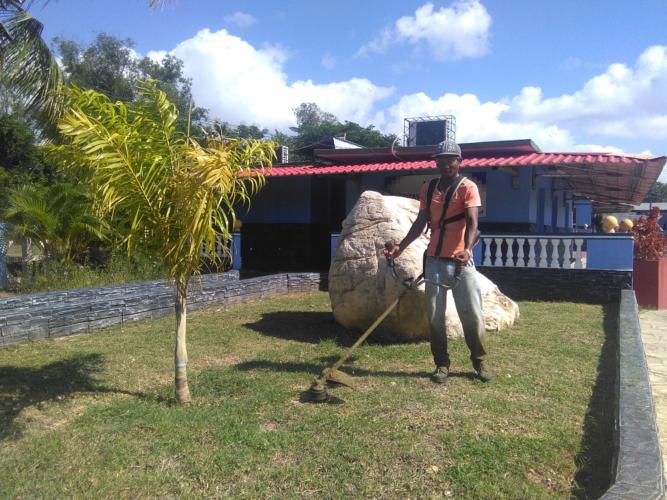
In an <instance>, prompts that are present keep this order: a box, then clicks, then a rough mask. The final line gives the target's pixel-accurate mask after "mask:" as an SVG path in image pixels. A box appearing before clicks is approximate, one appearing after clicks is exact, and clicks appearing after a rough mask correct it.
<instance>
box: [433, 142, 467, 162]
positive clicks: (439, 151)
mask: <svg viewBox="0 0 667 500" xmlns="http://www.w3.org/2000/svg"><path fill="white" fill-rule="evenodd" d="M438 156H458V157H459V158H461V148H460V146H459V145H458V144H456V142H454V141H452V140H446V141H442V142H441V143H439V144H438V145H437V146H436V148H435V154H434V155H433V156H432V157H431V158H437V157H438Z"/></svg>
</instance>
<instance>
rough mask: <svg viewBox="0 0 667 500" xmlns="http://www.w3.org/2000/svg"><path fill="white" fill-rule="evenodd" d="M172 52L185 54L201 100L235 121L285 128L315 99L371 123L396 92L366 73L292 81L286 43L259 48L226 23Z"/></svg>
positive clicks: (338, 113)
mask: <svg viewBox="0 0 667 500" xmlns="http://www.w3.org/2000/svg"><path fill="white" fill-rule="evenodd" d="M170 53H171V54H173V55H175V56H176V57H178V58H180V59H182V60H183V64H184V73H185V75H186V76H188V77H189V78H192V91H193V94H194V98H195V101H196V102H197V104H198V105H200V106H204V107H206V108H209V109H210V110H211V114H212V116H217V117H219V118H221V119H222V120H226V121H229V122H232V123H257V124H259V125H261V126H263V127H268V128H278V129H285V128H287V127H288V126H292V125H294V124H295V122H294V113H293V112H292V108H294V107H295V106H298V105H299V104H300V103H302V102H315V103H317V104H318V105H319V106H320V107H321V108H322V109H323V110H325V111H328V112H330V113H333V114H335V115H336V116H338V117H339V118H341V119H348V120H353V121H356V122H358V123H361V124H368V123H370V120H371V118H372V117H373V113H374V111H373V108H374V107H375V105H376V103H377V102H378V101H380V100H382V99H384V98H386V97H388V96H390V95H391V94H392V92H393V89H392V88H389V87H381V86H378V85H375V84H373V83H372V82H370V81H369V80H367V79H365V78H353V79H350V80H347V81H341V82H330V83H326V84H319V83H315V82H313V81H312V80H300V81H294V82H289V81H288V78H287V75H286V74H285V72H284V69H283V64H284V62H285V61H286V59H287V58H288V57H289V53H288V52H287V51H286V50H285V49H282V48H280V47H279V46H275V45H270V46H265V47H264V48H262V49H257V48H255V47H253V46H252V45H250V44H249V43H247V42H246V41H244V40H242V39H241V38H239V37H237V36H233V35H230V34H229V33H228V32H227V31H226V30H224V29H223V30H220V31H217V32H211V31H210V30H208V29H205V30H202V31H200V32H199V33H197V34H196V35H195V36H194V37H193V38H190V39H188V40H185V41H183V42H181V43H180V44H178V46H177V47H176V48H175V49H174V50H172V51H171V52H170Z"/></svg>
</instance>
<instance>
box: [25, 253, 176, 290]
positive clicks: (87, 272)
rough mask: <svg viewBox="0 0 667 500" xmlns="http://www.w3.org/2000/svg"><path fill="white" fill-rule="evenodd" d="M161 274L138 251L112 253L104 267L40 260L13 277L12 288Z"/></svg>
mask: <svg viewBox="0 0 667 500" xmlns="http://www.w3.org/2000/svg"><path fill="white" fill-rule="evenodd" d="M164 275H165V269H164V265H163V264H161V263H159V262H155V261H153V260H151V259H149V258H147V257H145V256H142V255H138V254H137V255H134V256H133V257H132V259H129V258H128V257H127V256H126V255H121V254H115V255H113V256H112V257H111V258H110V259H109V261H108V262H107V263H106V265H104V266H94V265H91V264H86V265H81V264H76V263H75V264H70V265H64V264H63V263H61V262H59V261H56V260H44V261H42V262H34V263H33V264H32V265H31V268H29V269H27V270H25V271H24V272H21V273H19V274H18V275H16V276H15V277H13V279H12V281H13V287H12V288H13V289H14V291H16V292H17V293H35V292H48V291H53V290H66V289H70V288H85V287H95V286H105V285H115V284H122V283H129V282H132V281H143V280H152V279H159V278H163V277H164Z"/></svg>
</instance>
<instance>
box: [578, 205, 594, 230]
mask: <svg viewBox="0 0 667 500" xmlns="http://www.w3.org/2000/svg"><path fill="white" fill-rule="evenodd" d="M574 206H575V207H576V209H577V219H576V220H575V221H574V224H575V225H576V228H577V229H578V230H583V226H584V224H588V230H589V231H591V230H592V226H593V204H592V203H591V202H590V201H589V200H575V201H574Z"/></svg>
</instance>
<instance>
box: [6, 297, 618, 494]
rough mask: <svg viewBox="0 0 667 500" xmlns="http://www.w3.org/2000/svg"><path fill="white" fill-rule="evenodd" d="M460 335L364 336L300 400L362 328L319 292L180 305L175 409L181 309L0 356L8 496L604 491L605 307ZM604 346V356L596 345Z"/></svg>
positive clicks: (553, 312)
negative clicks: (471, 349) (437, 349)
mask: <svg viewBox="0 0 667 500" xmlns="http://www.w3.org/2000/svg"><path fill="white" fill-rule="evenodd" d="M520 306H521V310H522V318H521V320H520V321H519V323H518V324H517V325H516V326H515V327H514V328H512V329H510V330H507V331H504V332H500V333H492V334H490V340H489V346H490V352H491V356H492V357H491V362H492V367H493V371H494V372H495V374H496V379H495V380H494V381H493V382H492V383H491V384H483V383H481V382H479V381H477V380H473V378H472V372H471V368H470V366H469V361H468V359H467V358H468V354H467V348H466V346H465V342H464V341H463V340H459V339H457V340H454V341H452V342H451V349H450V350H451V354H452V372H453V373H452V377H451V379H450V381H449V382H448V383H447V385H445V386H437V385H434V384H432V383H431V382H430V381H429V379H428V375H429V374H430V371H431V370H432V367H431V357H430V350H429V346H428V343H419V344H400V345H382V344H365V345H363V346H362V347H361V348H359V350H358V351H357V352H356V355H355V357H354V359H353V360H352V362H351V363H349V364H348V366H347V368H346V370H347V371H348V372H349V373H353V374H354V376H355V377H356V379H357V380H358V384H359V387H358V389H357V390H352V389H349V388H345V387H339V388H335V389H332V391H331V392H332V394H333V395H335V396H336V398H337V399H338V402H339V403H340V404H322V405H313V404H304V403H301V402H300V400H299V395H300V393H301V392H302V391H304V390H305V389H306V388H307V387H308V385H309V384H310V382H311V381H312V380H313V378H314V377H315V376H316V375H317V374H318V373H319V372H320V371H321V370H322V368H323V367H324V365H325V364H326V363H329V362H331V361H332V360H333V359H335V358H337V357H338V355H339V353H340V352H341V349H342V348H343V347H344V346H346V345H349V344H351V342H352V341H353V340H354V338H356V333H351V332H345V331H344V330H342V329H341V328H340V327H338V326H336V325H335V324H334V323H333V321H332V319H331V313H330V309H329V302H328V297H327V295H326V294H325V293H312V294H304V295H298V296H290V297H281V298H274V299H270V300H265V301H262V302H256V303H251V304H246V305H243V306H235V307H233V308H228V309H218V310H208V311H203V312H199V313H196V314H192V315H190V318H189V322H188V330H189V354H190V367H189V368H190V371H189V373H190V384H191V390H192V392H193V396H194V403H193V404H192V405H191V406H189V407H179V406H176V405H174V404H173V400H172V394H173V387H172V371H173V327H174V325H173V319H165V320H159V321H152V322H143V323H138V324H135V325H133V326H131V327H126V328H124V329H123V330H122V331H121V330H120V329H109V330H104V331H101V332H97V333H93V334H88V335H79V336H73V337H67V338H62V339H57V340H51V341H40V342H35V343H32V344H25V345H21V346H16V347H11V348H6V349H2V350H0V470H2V471H3V478H2V480H1V481H0V497H2V498H5V497H83V496H85V497H99V496H103V497H117V496H119V497H146V496H150V497H162V496H167V497H175V496H179V497H180V496H184V497H199V496H207V497H228V496H231V497H237V498H257V497H316V498H344V497H348V498H349V497H373V498H449V497H453V498H550V497H569V496H577V497H582V498H584V497H597V496H599V494H600V493H601V492H602V491H603V490H604V489H605V487H606V486H607V482H608V480H609V477H608V472H609V466H610V460H611V448H610V446H611V439H610V436H611V434H610V432H611V430H610V425H611V420H610V419H611V415H613V411H611V410H612V407H611V406H610V405H611V401H612V399H611V394H612V390H613V383H614V381H613V377H611V376H609V370H610V369H611V364H610V362H608V361H607V360H606V358H607V357H608V358H610V359H611V358H613V356H612V355H611V352H612V351H611V349H613V346H612V345H611V343H610V340H609V339H610V336H609V335H607V336H606V335H605V328H607V329H609V328H610V324H609V321H608V320H609V319H610V318H612V317H613V314H610V313H609V311H604V310H603V308H601V307H599V306H590V305H581V304H571V303H560V304H554V303H522V304H520ZM601 354H602V356H601Z"/></svg>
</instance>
